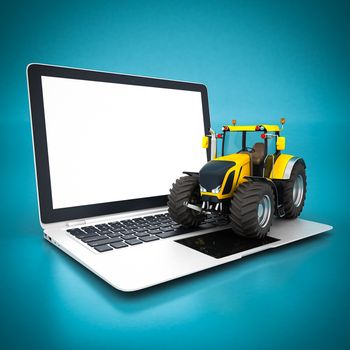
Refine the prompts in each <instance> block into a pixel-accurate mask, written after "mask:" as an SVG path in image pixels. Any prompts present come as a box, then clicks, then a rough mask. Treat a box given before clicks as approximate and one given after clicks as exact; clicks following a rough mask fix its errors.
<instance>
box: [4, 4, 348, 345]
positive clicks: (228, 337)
mask: <svg viewBox="0 0 350 350" xmlns="http://www.w3.org/2000/svg"><path fill="white" fill-rule="evenodd" d="M0 29H1V30H0V36H1V58H0V60H1V84H0V92H1V94H0V96H1V104H0V111H1V113H0V123H1V124H0V125H1V126H0V133H1V137H0V146H1V148H0V149H1V185H2V186H1V214H0V215H1V225H2V227H1V235H0V244H1V253H0V266H1V284H0V286H1V298H0V304H1V313H0V315H1V323H2V324H1V327H0V335H1V337H0V347H1V348H2V349H15V348H32V349H41V348H45V349H70V348H77V347H78V346H79V347H80V348H82V349H90V348H91V349H94V348H103V349H108V348H113V349H116V348H118V349H119V348H131V349H139V348H151V346H152V347H154V348H159V349H164V348H167V349H177V348H180V347H183V348H203V349H206V348H208V349H209V348H217V349H225V348H230V349H233V348H244V349H248V348H259V349H281V348H283V349H296V348H298V349H302V348H312V349H329V348H341V349H345V348H346V347H349V345H350V344H349V341H350V335H349V334H350V328H349V322H350V317H349V314H350V302H349V293H350V282H349V266H350V264H349V263H350V259H349V246H350V238H349V232H348V231H349V230H348V217H349V214H348V213H349V209H348V202H349V201H348V198H349V181H348V174H349V156H348V155H347V154H348V147H349V146H348V145H349V142H348V128H349V127H348V125H349V123H350V118H349V117H350V116H349V110H350V106H349V101H350V93H349V78H350V74H349V62H350V49H349V34H350V27H349V6H348V4H347V2H346V1H293V2H289V4H287V2H283V1H282V2H281V1H249V0H248V1H215V2H214V1H213V2H209V1H176V2H175V1H156V2H155V1H138V2H129V1H120V2H118V1H88V2H85V1H60V2H45V1H31V2H25V1H23V2H20V1H12V2H11V3H10V2H8V3H7V4H2V9H1V11H0ZM30 62H43V63H50V64H58V65H67V66H74V67H82V68H90V69H97V70H107V71H115V72H123V73H132V74H139V75H149V76H157V77H164V78H170V79H179V80H187V81H198V82H203V83H205V84H206V85H207V86H208V90H209V99H210V109H211V115H212V120H213V124H214V126H215V127H216V128H218V127H219V126H221V124H223V123H226V122H228V121H230V120H231V119H232V118H235V119H238V121H239V122H241V123H243V122H244V123H256V122H258V121H259V122H268V123H274V122H276V121H277V120H279V118H280V117H282V116H283V117H286V118H287V124H286V132H285V135H286V136H287V151H288V152H290V153H292V154H298V155H302V156H304V158H305V160H306V163H307V165H308V168H307V171H308V181H309V186H308V198H307V204H306V208H305V211H304V212H303V215H302V216H303V217H304V218H307V219H311V220H315V221H317V220H318V221H321V222H325V223H328V224H331V225H333V226H334V227H335V228H334V230H333V231H331V232H330V233H326V234H323V235H321V236H319V237H317V238H314V239H309V240H307V241H304V242H300V243H298V244H293V245H291V246H289V247H285V248H282V249H277V250H274V251H271V252H266V253H263V254H259V255H257V256H253V257H249V258H246V259H243V260H242V261H239V262H236V263H232V264H229V265H227V266H223V267H220V268H217V269H214V270H212V271H209V272H204V273H200V274H197V275H195V276H191V277H187V278H184V279H181V280H178V281H174V282H171V283H168V284H165V285H163V286H158V287H155V288H151V289H149V290H146V291H144V292H140V293H134V294H123V293H120V292H118V291H116V290H113V289H112V288H111V287H109V286H108V285H106V284H105V283H104V282H102V281H100V280H99V279H98V278H97V277H95V276H94V275H92V274H91V273H90V272H88V271H87V270H85V269H84V268H83V267H81V266H80V265H79V264H77V263H75V262H74V261H72V260H71V259H70V258H69V257H67V256H65V255H64V254H63V253H61V252H60V251H58V250H57V249H55V248H54V247H53V246H50V245H49V244H48V243H46V242H44V241H43V240H42V238H41V229H40V226H39V223H38V212H37V204H36V192H35V178H34V168H33V156H32V145H31V135H30V123H29V112H28V103H27V91H26V79H25V67H26V65H27V64H28V63H30ZM199 146H200V145H199ZM333 164H334V165H335V169H334V171H332V172H331V171H330V167H331V165H333ZM116 268H120V267H118V266H116Z"/></svg>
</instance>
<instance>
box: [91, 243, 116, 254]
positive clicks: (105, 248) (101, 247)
mask: <svg viewBox="0 0 350 350" xmlns="http://www.w3.org/2000/svg"><path fill="white" fill-rule="evenodd" d="M95 249H96V250H97V251H98V252H100V253H102V252H107V251H108V250H113V248H111V247H110V246H108V245H107V244H105V245H99V246H98V247H95Z"/></svg>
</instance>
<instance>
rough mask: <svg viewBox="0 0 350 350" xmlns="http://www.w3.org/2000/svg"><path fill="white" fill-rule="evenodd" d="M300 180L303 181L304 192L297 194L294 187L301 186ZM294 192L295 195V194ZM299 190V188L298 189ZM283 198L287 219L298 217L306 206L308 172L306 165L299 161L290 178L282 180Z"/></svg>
mask: <svg viewBox="0 0 350 350" xmlns="http://www.w3.org/2000/svg"><path fill="white" fill-rule="evenodd" d="M298 181H302V194H301V195H300V193H299V195H296V194H295V192H294V191H293V189H294V188H296V187H297V188H299V186H300V185H298V183H297V182H298ZM293 192H294V195H293ZM297 192H298V190H297ZM282 198H283V207H284V212H285V216H284V218H286V219H295V218H297V217H298V216H299V215H300V213H301V212H302V210H303V208H304V203H305V198H306V172H305V166H304V165H303V164H302V163H301V162H297V163H296V164H295V165H294V167H293V170H292V174H291V176H290V180H288V181H283V182H282Z"/></svg>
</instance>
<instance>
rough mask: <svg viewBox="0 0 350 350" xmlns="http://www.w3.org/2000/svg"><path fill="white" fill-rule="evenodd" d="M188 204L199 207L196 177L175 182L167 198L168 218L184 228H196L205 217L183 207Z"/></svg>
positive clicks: (184, 177)
mask: <svg viewBox="0 0 350 350" xmlns="http://www.w3.org/2000/svg"><path fill="white" fill-rule="evenodd" d="M185 202H189V203H192V204H195V205H199V206H200V205H201V201H200V191H199V182H198V177H196V176H182V177H180V178H179V179H177V180H176V182H175V183H174V184H173V187H172V188H171V189H170V194H169V196H168V211H169V215H170V217H171V218H172V219H173V220H174V221H176V222H177V223H178V224H181V225H183V226H185V227H196V226H198V225H200V224H201V222H202V221H203V220H204V217H205V215H204V214H201V213H200V212H197V211H195V210H193V209H189V208H188V207H186V206H185V205H184V203H185Z"/></svg>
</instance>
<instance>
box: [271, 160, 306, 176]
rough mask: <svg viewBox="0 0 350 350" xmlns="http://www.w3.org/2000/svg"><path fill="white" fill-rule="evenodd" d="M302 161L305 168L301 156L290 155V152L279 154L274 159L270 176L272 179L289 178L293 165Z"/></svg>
mask: <svg viewBox="0 0 350 350" xmlns="http://www.w3.org/2000/svg"><path fill="white" fill-rule="evenodd" d="M298 162H299V163H302V164H303V165H304V167H305V168H306V165H305V162H304V159H303V158H300V157H296V156H292V155H290V154H281V155H279V156H278V158H277V159H276V162H275V164H274V167H273V170H272V171H271V175H270V178H271V179H272V180H289V179H290V176H291V174H292V171H293V168H294V165H295V164H296V163H298Z"/></svg>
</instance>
